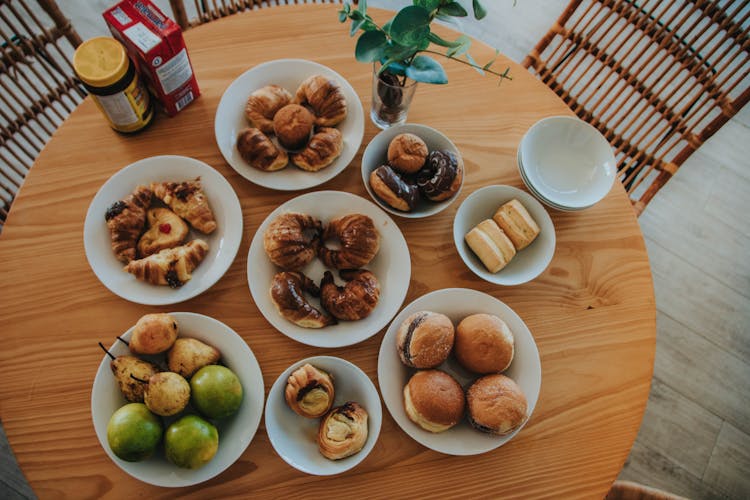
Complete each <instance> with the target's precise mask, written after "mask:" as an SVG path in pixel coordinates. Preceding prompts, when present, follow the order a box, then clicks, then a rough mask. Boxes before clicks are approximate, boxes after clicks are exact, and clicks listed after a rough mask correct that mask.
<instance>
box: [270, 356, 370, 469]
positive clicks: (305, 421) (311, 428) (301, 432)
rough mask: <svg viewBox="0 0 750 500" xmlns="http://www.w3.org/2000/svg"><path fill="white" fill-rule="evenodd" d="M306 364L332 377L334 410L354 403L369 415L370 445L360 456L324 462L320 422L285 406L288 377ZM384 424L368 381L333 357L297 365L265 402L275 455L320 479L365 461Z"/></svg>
mask: <svg viewBox="0 0 750 500" xmlns="http://www.w3.org/2000/svg"><path fill="white" fill-rule="evenodd" d="M306 363H310V364H311V365H313V366H315V367H316V368H320V369H321V370H324V371H326V372H328V373H330V374H331V375H333V386H334V405H333V406H334V407H336V406H340V405H342V404H344V403H346V402H347V401H355V402H357V403H359V404H360V406H362V407H363V408H364V409H365V410H366V411H367V414H368V424H367V425H368V434H367V441H366V442H365V446H364V447H363V448H362V450H360V451H359V452H358V453H356V454H354V455H352V456H350V457H347V458H343V459H341V460H329V459H327V458H325V457H324V456H323V455H321V454H320V451H318V442H317V436H318V427H319V426H320V420H321V419H319V418H305V417H301V416H299V415H297V414H296V413H294V411H292V409H291V408H289V405H287V404H286V400H285V399H284V389H285V388H286V384H287V380H288V379H289V375H291V374H292V372H293V371H294V370H296V369H297V368H299V367H300V366H302V365H304V364H306ZM382 421H383V409H382V407H381V406H380V397H379V396H378V391H377V389H375V385H373V383H372V381H371V380H370V379H369V377H368V376H367V375H365V373H364V372H363V371H362V370H360V369H359V368H358V367H357V366H356V365H354V364H352V363H350V362H348V361H346V360H343V359H341V358H336V357H333V356H315V357H312V358H307V359H303V360H301V361H298V362H296V363H294V364H293V365H292V366H290V367H289V368H287V369H286V370H285V371H284V373H282V374H281V375H279V378H277V379H276V382H274V384H273V386H272V387H271V390H270V391H269V393H268V400H267V401H266V432H267V433H268V438H269V439H270V440H271V444H272V445H273V448H274V450H276V453H278V454H279V456H280V457H281V458H282V459H284V461H285V462H286V463H288V464H289V465H291V466H292V467H294V468H295V469H299V470H301V471H302V472H306V473H308V474H314V475H317V476H328V475H331V474H339V473H341V472H344V471H346V470H349V469H351V468H352V467H354V466H356V465H357V464H359V463H360V462H361V461H362V460H364V459H365V457H367V455H368V454H369V453H370V451H372V448H373V447H374V446H375V442H376V441H377V440H378V436H379V435H380V426H381V424H382Z"/></svg>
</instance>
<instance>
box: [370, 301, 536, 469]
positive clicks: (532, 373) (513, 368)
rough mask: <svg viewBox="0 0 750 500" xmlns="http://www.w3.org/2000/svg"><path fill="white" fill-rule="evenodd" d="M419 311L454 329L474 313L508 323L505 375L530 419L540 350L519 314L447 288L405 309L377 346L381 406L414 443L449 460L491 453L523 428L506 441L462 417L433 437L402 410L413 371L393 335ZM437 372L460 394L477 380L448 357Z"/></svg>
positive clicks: (495, 303)
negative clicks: (511, 349) (510, 342)
mask: <svg viewBox="0 0 750 500" xmlns="http://www.w3.org/2000/svg"><path fill="white" fill-rule="evenodd" d="M419 311H434V312H439V313H443V314H445V315H446V316H448V317H449V318H450V319H451V320H452V321H453V324H454V325H458V323H459V322H460V321H461V320H462V319H463V318H465V317H466V316H469V315H470V314H476V313H487V314H494V315H495V316H497V317H499V318H501V319H502V320H503V321H505V322H506V323H507V324H508V327H509V328H510V330H511V332H513V337H514V339H515V354H514V357H513V362H512V363H511V365H510V368H508V369H507V370H506V371H505V372H504V373H505V375H507V376H509V377H510V378H512V379H513V380H515V381H516V382H517V383H518V385H519V386H520V387H521V389H522V390H523V392H524V394H525V395H526V401H527V402H528V415H529V417H531V414H532V412H533V411H534V406H535V405H536V402H537V399H538V398H539V389H540V387H541V383H542V367H541V363H540V361H539V351H538V350H537V348H536V343H535V342H534V337H532V335H531V332H530V331H529V329H528V328H527V327H526V324H525V323H524V322H523V320H522V319H521V318H520V317H519V316H518V314H516V313H515V312H514V311H513V309H511V308H510V307H508V306H507V305H505V304H503V303H502V302H500V301H499V300H497V299H496V298H494V297H492V296H490V295H487V294H485V293H482V292H478V291H476V290H469V289H466V288H445V289H442V290H437V291H434V292H431V293H428V294H426V295H423V296H422V297H420V298H418V299H417V300H415V301H414V302H412V303H411V304H409V305H408V306H406V307H405V308H404V309H403V310H402V311H401V312H400V313H399V314H398V316H396V317H395V318H394V320H393V322H392V323H391V326H390V327H388V331H387V332H386V334H385V336H384V337H383V342H382V343H381V344H380V353H379V355H378V383H379V384H380V392H381V393H382V395H383V401H385V406H386V407H387V408H388V411H389V412H391V415H392V416H393V419H394V420H395V421H396V423H397V424H398V425H399V426H400V427H401V428H402V429H403V430H404V432H406V433H407V434H408V435H409V436H411V437H412V438H413V439H414V440H415V441H417V442H418V443H420V444H422V445H424V446H426V447H427V448H430V449H432V450H435V451H439V452H441V453H446V454H448V455H476V454H479V453H484V452H487V451H490V450H494V449H495V448H497V447H499V446H502V445H503V444H505V443H507V442H508V441H510V440H511V439H513V436H515V435H516V434H517V433H518V432H520V430H521V429H522V428H523V426H521V428H519V429H518V430H516V431H515V432H513V433H512V434H509V435H507V436H494V435H490V434H485V433H482V432H479V431H477V430H474V429H473V428H472V427H471V425H470V424H469V423H468V421H467V420H466V418H465V417H464V419H463V420H462V421H461V422H459V423H458V424H457V425H456V426H455V427H452V428H450V429H448V430H447V431H445V432H441V433H438V434H434V433H432V432H428V431H426V430H424V429H422V428H421V427H419V426H418V425H416V424H415V423H413V422H412V421H411V420H409V417H408V416H407V415H406V412H405V411H404V386H406V383H407V382H408V381H409V379H410V378H411V376H412V375H413V374H414V373H415V370H413V369H411V368H408V367H407V366H405V365H404V364H403V363H401V360H400V359H399V357H398V352H397V350H396V332H397V331H398V328H399V326H400V325H401V323H402V322H403V321H404V320H405V319H406V318H408V317H409V315H411V314H413V313H415V312H419ZM438 369H440V370H443V371H445V372H447V373H449V374H451V375H453V377H455V378H456V380H458V382H459V383H460V384H461V386H462V387H463V388H464V390H466V389H468V387H469V385H471V383H472V382H473V381H474V380H476V379H477V378H478V377H479V376H478V375H476V374H472V373H470V372H467V371H466V370H464V369H463V368H462V367H461V366H460V365H459V364H458V362H456V360H455V358H454V357H453V356H452V355H451V356H450V357H449V358H448V360H447V361H446V362H445V363H443V364H442V365H440V366H439V367H438ZM527 421H528V420H527Z"/></svg>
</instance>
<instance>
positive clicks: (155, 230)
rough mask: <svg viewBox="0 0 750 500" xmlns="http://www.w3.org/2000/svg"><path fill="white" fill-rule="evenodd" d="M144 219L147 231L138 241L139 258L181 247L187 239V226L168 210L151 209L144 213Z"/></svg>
mask: <svg viewBox="0 0 750 500" xmlns="http://www.w3.org/2000/svg"><path fill="white" fill-rule="evenodd" d="M146 219H147V220H148V231H146V232H145V233H143V236H141V239H140V240H138V253H139V254H140V255H141V257H148V256H149V255H151V254H155V253H156V252H159V251H160V250H164V249H165V248H173V247H176V246H177V245H181V244H182V242H183V241H185V238H187V235H188V231H189V230H188V225H187V224H186V223H185V221H184V220H182V219H181V218H179V217H178V216H177V214H176V213H174V212H172V211H171V210H170V209H168V208H151V209H149V211H148V212H146Z"/></svg>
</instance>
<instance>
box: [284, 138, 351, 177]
mask: <svg viewBox="0 0 750 500" xmlns="http://www.w3.org/2000/svg"><path fill="white" fill-rule="evenodd" d="M343 147H344V138H343V136H342V135H341V132H339V130H338V129H336V128H330V127H322V128H320V129H318V131H317V132H316V133H315V134H313V136H312V138H311V139H310V142H308V143H307V147H306V148H305V149H303V150H302V151H300V152H299V153H295V154H293V155H292V163H294V164H295V165H297V166H298V167H299V168H301V169H302V170H307V171H308V172H317V171H318V170H321V169H323V168H325V167H327V166H328V165H330V164H331V163H333V160H335V159H336V158H338V157H339V156H341V150H342V149H343Z"/></svg>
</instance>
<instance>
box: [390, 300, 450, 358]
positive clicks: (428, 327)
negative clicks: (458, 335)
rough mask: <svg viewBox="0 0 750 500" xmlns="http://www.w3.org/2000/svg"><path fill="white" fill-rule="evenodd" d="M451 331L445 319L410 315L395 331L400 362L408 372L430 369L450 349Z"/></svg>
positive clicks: (429, 314) (434, 315) (427, 314)
mask: <svg viewBox="0 0 750 500" xmlns="http://www.w3.org/2000/svg"><path fill="white" fill-rule="evenodd" d="M454 334H455V329H454V328H453V322H452V321H451V320H450V318H448V316H446V315H444V314H440V313H434V312H431V311H420V312H417V313H414V314H412V315H411V316H409V317H408V318H406V320H404V322H403V323H401V326H400V327H399V329H398V333H397V334H396V347H397V349H398V355H399V357H400V358H401V362H402V363H404V364H405V365H406V366H409V367H411V368H434V367H436V366H438V365H440V364H441V363H442V362H443V361H445V360H446V359H447V358H448V355H449V354H450V352H451V349H453V338H454Z"/></svg>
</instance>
